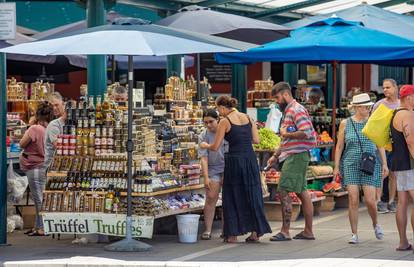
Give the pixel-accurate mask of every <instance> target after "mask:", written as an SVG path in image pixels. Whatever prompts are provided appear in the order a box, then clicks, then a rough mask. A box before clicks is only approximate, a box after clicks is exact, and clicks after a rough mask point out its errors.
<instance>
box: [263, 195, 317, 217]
mask: <svg viewBox="0 0 414 267" xmlns="http://www.w3.org/2000/svg"><path fill="white" fill-rule="evenodd" d="M323 200H325V197H318V198H314V199H312V203H313V208H314V209H313V210H314V212H313V214H314V215H315V216H318V215H319V214H320V211H321V206H322V202H323ZM301 205H302V204H301V203H300V202H293V203H292V218H291V220H292V221H296V220H297V219H298V217H299V214H300V211H301ZM264 207H265V212H266V218H267V219H268V220H270V221H282V204H281V203H280V201H265V202H264Z"/></svg>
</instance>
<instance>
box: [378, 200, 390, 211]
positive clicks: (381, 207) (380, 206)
mask: <svg viewBox="0 0 414 267" xmlns="http://www.w3.org/2000/svg"><path fill="white" fill-rule="evenodd" d="M377 211H378V213H380V214H384V213H388V212H389V210H388V208H387V203H385V202H382V201H380V202H378V204H377Z"/></svg>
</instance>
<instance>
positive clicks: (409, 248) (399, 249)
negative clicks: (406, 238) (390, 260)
mask: <svg viewBox="0 0 414 267" xmlns="http://www.w3.org/2000/svg"><path fill="white" fill-rule="evenodd" d="M395 250H396V251H410V250H413V246H412V245H411V244H408V247H406V248H396V249H395Z"/></svg>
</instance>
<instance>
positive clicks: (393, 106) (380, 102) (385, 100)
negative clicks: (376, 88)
mask: <svg viewBox="0 0 414 267" xmlns="http://www.w3.org/2000/svg"><path fill="white" fill-rule="evenodd" d="M381 104H384V105H385V106H386V107H388V108H389V109H392V110H396V109H397V108H398V107H399V106H400V100H399V99H398V101H397V102H395V103H390V102H388V101H387V99H386V98H383V99H381V100H379V101H378V102H377V103H375V104H374V107H373V109H372V112H374V111H375V110H376V109H377V108H378V107H379V106H380V105H381Z"/></svg>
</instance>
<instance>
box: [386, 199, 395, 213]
mask: <svg viewBox="0 0 414 267" xmlns="http://www.w3.org/2000/svg"><path fill="white" fill-rule="evenodd" d="M388 210H389V211H390V212H397V203H396V202H395V201H393V202H391V203H388Z"/></svg>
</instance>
